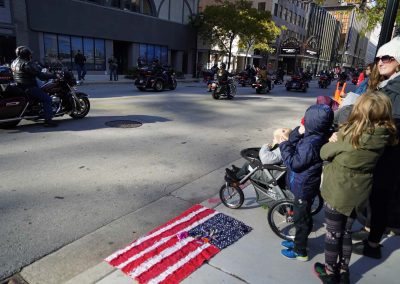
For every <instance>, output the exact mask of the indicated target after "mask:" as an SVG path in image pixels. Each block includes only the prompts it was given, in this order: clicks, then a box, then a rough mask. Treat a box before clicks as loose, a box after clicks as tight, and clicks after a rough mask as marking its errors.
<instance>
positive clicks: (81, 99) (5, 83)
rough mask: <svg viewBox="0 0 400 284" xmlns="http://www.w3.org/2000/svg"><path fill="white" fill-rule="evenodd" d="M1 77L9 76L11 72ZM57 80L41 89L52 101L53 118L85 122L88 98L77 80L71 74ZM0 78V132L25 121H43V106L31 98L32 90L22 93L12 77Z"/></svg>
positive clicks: (62, 73)
mask: <svg viewBox="0 0 400 284" xmlns="http://www.w3.org/2000/svg"><path fill="white" fill-rule="evenodd" d="M2 70H3V71H0V73H6V72H9V74H12V72H11V69H9V70H7V71H6V70H5V69H4V68H2ZM56 74H57V77H58V78H57V79H51V80H49V81H47V82H45V83H44V84H43V85H42V86H40V88H41V89H42V90H43V91H44V92H45V93H47V94H48V95H49V96H50V98H51V100H52V109H53V116H54V117H59V116H63V115H65V114H68V115H69V116H71V117H72V118H74V119H81V118H84V117H85V116H86V115H87V114H88V113H89V110H90V102H89V98H88V95H87V94H85V93H82V92H78V91H77V89H76V87H75V86H76V80H75V78H74V75H73V73H72V72H71V71H66V70H64V71H58V72H57V73H56ZM4 77H5V76H0V78H1V79H0V84H1V88H0V128H9V127H15V126H17V125H18V123H20V121H21V120H22V119H26V120H38V119H41V118H43V116H44V115H43V114H44V112H43V103H42V102H40V101H37V100H35V99H34V98H32V97H30V96H29V90H26V91H23V90H22V89H20V88H19V87H18V86H17V85H16V84H15V83H14V82H13V81H12V77H10V76H8V77H7V79H4Z"/></svg>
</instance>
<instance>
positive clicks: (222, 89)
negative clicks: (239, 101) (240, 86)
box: [211, 77, 236, 100]
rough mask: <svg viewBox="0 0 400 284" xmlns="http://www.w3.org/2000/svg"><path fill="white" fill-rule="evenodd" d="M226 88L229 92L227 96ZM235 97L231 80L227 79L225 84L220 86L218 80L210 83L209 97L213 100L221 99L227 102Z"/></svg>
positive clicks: (234, 89) (234, 87)
mask: <svg viewBox="0 0 400 284" xmlns="http://www.w3.org/2000/svg"><path fill="white" fill-rule="evenodd" d="M228 88H229V90H230V92H229V95H228ZM235 95H236V85H235V83H234V81H233V79H232V78H231V77H230V78H228V82H227V84H221V82H219V81H218V80H214V82H212V83H211V96H212V97H213V99H215V100H219V99H222V98H226V99H228V100H231V99H233V98H234V97H235Z"/></svg>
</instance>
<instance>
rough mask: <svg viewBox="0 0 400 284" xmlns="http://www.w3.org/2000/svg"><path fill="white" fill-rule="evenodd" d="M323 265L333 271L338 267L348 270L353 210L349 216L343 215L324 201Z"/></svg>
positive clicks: (353, 217) (353, 218)
mask: <svg viewBox="0 0 400 284" xmlns="http://www.w3.org/2000/svg"><path fill="white" fill-rule="evenodd" d="M324 208H325V222H326V235H325V265H326V269H327V270H329V271H331V272H333V273H335V272H337V271H338V270H339V269H342V270H348V269H349V263H350V257H351V252H352V243H351V227H352V225H353V223H354V220H355V212H354V211H353V212H352V214H351V215H350V216H346V215H343V214H341V213H339V212H338V211H336V210H334V209H333V208H332V207H331V206H330V205H329V204H328V203H325V206H324Z"/></svg>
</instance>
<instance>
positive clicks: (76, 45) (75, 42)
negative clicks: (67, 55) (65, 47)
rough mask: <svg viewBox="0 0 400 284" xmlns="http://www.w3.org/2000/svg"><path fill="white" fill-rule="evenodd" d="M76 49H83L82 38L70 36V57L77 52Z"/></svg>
mask: <svg viewBox="0 0 400 284" xmlns="http://www.w3.org/2000/svg"><path fill="white" fill-rule="evenodd" d="M78 50H80V51H83V47H82V38H81V37H77V36H72V37H71V53H72V58H73V57H75V55H76V54H77V53H78Z"/></svg>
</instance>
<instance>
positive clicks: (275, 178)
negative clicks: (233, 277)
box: [219, 148, 323, 240]
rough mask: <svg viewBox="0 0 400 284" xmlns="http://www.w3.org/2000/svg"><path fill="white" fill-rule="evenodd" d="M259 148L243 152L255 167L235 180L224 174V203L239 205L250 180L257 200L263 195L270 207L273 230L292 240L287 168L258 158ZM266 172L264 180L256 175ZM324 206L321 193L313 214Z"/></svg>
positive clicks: (222, 190)
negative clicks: (268, 163)
mask: <svg viewBox="0 0 400 284" xmlns="http://www.w3.org/2000/svg"><path fill="white" fill-rule="evenodd" d="M259 152H260V148H247V149H244V150H242V151H241V152H240V155H241V156H242V157H243V158H244V159H246V160H247V161H248V162H249V163H250V167H251V168H252V170H251V171H249V173H248V174H246V176H244V177H243V178H242V179H241V180H240V181H232V180H231V179H230V178H229V176H227V175H225V184H224V185H222V187H221V189H220V190H219V196H220V198H221V201H222V203H223V204H224V205H225V206H227V207H229V208H232V209H237V208H240V207H241V206H242V205H243V202H244V194H243V190H242V188H243V187H244V186H245V184H246V182H247V181H250V183H251V185H252V186H253V188H254V190H255V193H256V198H257V202H259V201H260V200H261V199H260V196H261V195H262V196H263V201H264V200H265V203H266V205H267V206H268V208H269V210H268V224H269V226H270V227H271V229H272V231H273V232H274V233H275V234H276V235H277V236H278V237H280V238H282V239H285V240H293V239H294V235H295V228H294V223H293V206H294V195H293V194H292V192H291V191H290V190H288V189H287V187H286V184H285V175H286V167H285V166H284V165H267V164H265V165H263V164H262V163H261V161H260V159H259V157H258V153H259ZM259 171H263V172H264V174H265V175H266V176H267V177H268V178H267V180H268V181H265V180H263V179H260V178H257V177H258V176H260V175H259V174H256V173H257V172H259ZM322 206H323V200H322V197H321V195H320V194H318V195H317V196H316V197H315V199H314V202H313V206H312V215H315V214H317V213H318V212H319V211H320V210H321V209H322Z"/></svg>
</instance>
